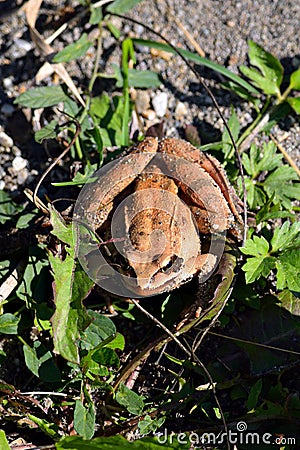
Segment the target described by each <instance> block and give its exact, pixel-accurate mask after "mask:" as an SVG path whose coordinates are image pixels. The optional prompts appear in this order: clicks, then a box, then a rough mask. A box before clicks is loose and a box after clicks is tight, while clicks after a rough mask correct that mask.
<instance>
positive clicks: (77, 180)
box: [52, 161, 98, 186]
mask: <svg viewBox="0 0 300 450" xmlns="http://www.w3.org/2000/svg"><path fill="white" fill-rule="evenodd" d="M97 168H98V164H91V163H90V161H87V162H86V165H85V167H84V173H81V172H77V173H76V175H75V177H74V178H73V180H72V181H63V182H61V183H52V185H53V186H80V185H83V184H85V183H87V182H89V183H92V182H93V181H95V178H92V175H93V173H94V172H96V170H97Z"/></svg>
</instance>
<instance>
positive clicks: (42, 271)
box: [16, 246, 50, 308]
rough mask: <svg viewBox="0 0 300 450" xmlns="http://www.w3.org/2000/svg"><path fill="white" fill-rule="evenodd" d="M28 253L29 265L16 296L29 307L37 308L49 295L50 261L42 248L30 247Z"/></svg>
mask: <svg viewBox="0 0 300 450" xmlns="http://www.w3.org/2000/svg"><path fill="white" fill-rule="evenodd" d="M28 253H29V254H28V263H27V265H26V268H25V272H24V274H23V277H22V281H21V283H20V284H19V286H18V288H17V290H16V295H17V296H18V297H19V298H20V299H21V300H23V301H24V302H25V304H26V305H27V307H30V308H33V307H36V308H37V306H38V305H39V304H41V303H42V302H43V301H44V299H45V298H47V295H49V279H50V277H49V275H48V272H49V270H48V267H49V261H48V258H47V256H46V252H45V250H44V249H43V248H41V247H38V246H36V247H30V248H29V252H28Z"/></svg>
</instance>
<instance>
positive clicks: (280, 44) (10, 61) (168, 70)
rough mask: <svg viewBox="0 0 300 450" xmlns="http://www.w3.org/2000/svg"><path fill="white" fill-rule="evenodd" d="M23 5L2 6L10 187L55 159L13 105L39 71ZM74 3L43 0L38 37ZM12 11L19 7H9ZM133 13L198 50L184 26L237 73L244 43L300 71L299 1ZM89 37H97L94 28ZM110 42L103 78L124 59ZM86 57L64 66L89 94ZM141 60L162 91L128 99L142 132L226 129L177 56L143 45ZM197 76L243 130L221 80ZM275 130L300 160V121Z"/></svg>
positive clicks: (0, 119) (2, 131)
mask: <svg viewBox="0 0 300 450" xmlns="http://www.w3.org/2000/svg"><path fill="white" fill-rule="evenodd" d="M21 3H22V0H16V1H15V2H13V1H12V2H9V6H7V5H8V2H4V4H2V3H0V45H1V54H0V79H1V81H0V127H1V128H0V163H1V166H2V172H1V177H0V178H1V186H0V188H1V189H3V188H5V189H10V190H14V189H16V190H20V189H23V188H24V187H25V186H26V185H27V184H28V183H29V182H31V183H33V186H34V184H35V182H36V181H35V180H34V175H33V174H36V173H42V172H43V171H44V169H45V167H47V165H48V164H49V154H47V153H46V152H45V149H44V147H42V146H39V145H37V144H36V143H35V142H34V139H33V133H32V117H31V113H30V111H28V110H26V109H24V110H22V111H20V109H19V108H18V107H17V106H16V105H14V104H13V100H14V98H15V97H16V96H17V95H18V94H19V93H20V92H24V91H25V90H26V89H28V88H30V87H32V86H34V85H35V82H34V76H35V75H36V73H37V71H38V69H39V68H40V66H41V64H42V61H41V59H40V58H39V55H38V53H37V51H36V50H35V49H34V46H33V43H32V42H31V39H30V34H29V31H28V27H27V24H26V20H25V14H24V11H23V10H22V9H21V8H19V6H20V4H21ZM78 3H79V2H75V1H69V2H62V1H59V0H48V1H47V0H46V1H44V2H43V3H42V7H41V11H40V12H41V14H40V18H39V30H40V31H41V32H42V33H43V35H44V36H49V35H51V34H52V33H53V31H54V30H55V29H57V28H58V26H60V23H59V20H60V19H61V11H62V10H63V8H64V7H66V6H68V7H70V8H72V7H76V6H77V5H78ZM12 7H15V9H9V8H12ZM128 15H129V16H131V17H133V18H135V19H138V20H139V21H141V23H145V24H147V25H148V26H150V27H153V28H154V29H155V30H157V31H159V32H161V33H163V35H164V36H166V37H167V38H168V39H170V40H171V42H172V43H173V44H174V45H176V46H180V47H182V48H186V49H189V50H193V51H195V50H194V48H193V46H192V45H191V44H190V42H189V41H188V40H187V38H186V37H185V35H184V33H183V31H182V30H181V29H180V26H183V27H184V28H185V29H186V30H188V31H189V33H190V34H191V35H192V36H193V38H194V39H195V40H196V41H197V43H198V45H199V46H200V47H201V48H202V50H203V51H204V53H205V55H206V56H207V57H209V58H210V59H211V60H213V61H215V62H217V63H219V64H222V65H225V66H226V67H228V68H229V69H230V70H232V71H233V72H235V73H238V67H239V66H240V65H242V64H245V63H247V41H248V39H252V40H254V41H256V42H257V43H259V44H260V45H262V46H263V47H264V48H265V49H266V50H268V51H270V52H272V53H273V54H274V55H275V56H276V57H277V58H279V59H280V60H281V62H282V64H283V65H284V67H285V70H286V73H287V74H289V73H291V72H292V71H293V70H295V69H296V68H297V67H298V66H299V65H300V34H299V23H300V3H299V2H295V1H294V0H259V1H258V0H244V1H236V0H205V1H204V0H189V1H188V0H180V1H179V0H169V1H168V2H167V1H165V0H155V1H146V0H144V2H142V3H141V4H139V5H138V6H137V7H135V8H134V9H133V10H131V11H130V12H129V13H128ZM175 18H176V20H177V22H176V20H175ZM178 21H179V23H178ZM112 22H113V23H114V24H115V25H116V26H120V27H122V30H123V34H124V33H125V34H128V35H129V36H137V37H141V38H144V39H153V40H157V39H158V38H157V37H156V36H154V35H153V34H152V33H150V32H149V31H147V30H145V29H144V27H143V26H142V25H133V24H131V23H130V22H127V21H126V22H125V21H122V20H121V19H119V18H112ZM179 25H180V26H179ZM84 31H86V32H88V33H89V32H93V30H92V28H91V27H90V26H87V27H86V29H85V30H84ZM81 32H82V30H80V29H79V27H78V26H72V27H69V28H68V29H67V31H65V32H64V34H63V41H62V39H57V40H55V42H54V43H53V44H52V45H53V46H54V47H55V48H57V49H61V48H63V45H65V43H71V42H74V41H76V40H77V39H78V38H79V36H80V33H81ZM113 45H115V40H114V38H112V36H111V35H110V33H108V32H107V31H106V30H104V31H103V50H104V53H103V58H102V59H101V61H100V70H101V71H104V72H105V73H112V67H111V64H112V63H117V64H120V53H119V52H118V51H115V50H114V51H113V52H112V51H111V50H112V48H113V47H112V46H113ZM88 55H89V56H88V57H87V58H86V59H85V60H84V61H83V62H82V60H81V61H79V62H72V63H69V64H67V65H66V67H67V69H68V71H69V73H70V75H71V76H72V77H73V79H74V80H75V83H77V85H79V86H80V87H81V89H83V90H84V89H85V87H86V86H87V84H88V81H89V79H90V77H91V73H92V70H93V58H94V49H93V48H91V49H90V50H89V52H88ZM136 56H137V65H136V67H137V68H139V69H151V70H154V71H156V72H158V73H160V74H161V76H162V85H161V86H160V87H159V88H158V89H156V90H137V91H135V92H132V97H133V98H136V101H137V104H138V108H137V109H138V112H139V113H140V115H141V122H140V123H141V125H142V127H144V129H146V128H147V127H149V126H151V125H153V124H154V123H156V122H159V121H161V120H164V123H165V134H166V135H168V136H174V137H178V136H181V137H182V136H184V128H185V126H186V125H187V124H189V123H193V124H194V125H196V126H197V128H198V129H199V130H200V134H201V135H202V138H203V143H205V140H209V139H210V138H211V136H215V135H218V133H220V131H222V129H223V124H222V121H221V120H220V117H219V116H218V113H217V111H216V109H215V108H214V106H213V105H212V101H211V99H210V98H209V96H208V95H207V93H206V92H205V90H204V89H203V87H202V86H200V84H199V82H198V80H197V79H196V77H195V76H194V74H192V73H190V70H189V69H188V68H187V67H186V65H185V63H184V62H183V61H181V60H180V59H179V58H178V57H176V56H175V55H170V54H168V53H164V52H156V53H155V52H154V51H150V49H147V48H145V47H140V48H138V49H137V51H136ZM200 71H201V74H202V75H203V76H204V77H205V78H206V80H207V82H208V84H209V85H210V86H211V87H212V89H213V92H214V94H215V96H216V98H217V100H218V103H219V104H220V108H221V110H222V112H223V114H224V116H225V117H226V118H227V119H228V117H230V114H231V105H232V104H233V106H234V109H235V111H236V114H237V115H238V118H239V120H240V122H241V125H242V126H245V125H247V123H249V122H250V121H251V120H252V116H251V114H252V111H251V109H250V108H249V104H248V103H245V102H243V101H240V100H239V99H237V98H234V97H232V95H231V94H230V93H229V92H224V90H221V89H220V85H219V82H220V81H223V80H222V79H220V77H219V76H218V75H217V74H215V73H212V72H210V71H208V70H207V69H204V68H200ZM49 81H52V79H51V78H48V79H46V80H45V82H46V83H49ZM103 87H104V88H105V89H106V90H107V91H109V85H108V86H105V84H104V82H103V83H102V87H101V89H103ZM273 132H274V135H275V136H276V137H277V139H278V140H279V141H280V142H281V144H282V145H283V146H284V148H285V149H286V150H287V151H288V153H289V154H290V155H291V156H292V157H293V158H294V160H295V161H296V162H298V163H299V161H300V149H299V134H300V125H299V117H296V116H295V115H290V116H289V118H288V119H287V120H284V121H282V122H280V123H279V124H278V125H276V126H275V127H274V129H273ZM50 160H51V158H50ZM9 169H10V170H9ZM32 170H33V171H32ZM3 171H4V174H3Z"/></svg>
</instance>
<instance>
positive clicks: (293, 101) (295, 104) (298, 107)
mask: <svg viewBox="0 0 300 450" xmlns="http://www.w3.org/2000/svg"><path fill="white" fill-rule="evenodd" d="M287 102H288V104H289V105H290V106H291V107H292V108H293V110H294V111H295V112H296V113H297V114H300V97H296V98H294V97H288V98H287Z"/></svg>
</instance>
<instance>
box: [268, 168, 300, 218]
mask: <svg viewBox="0 0 300 450" xmlns="http://www.w3.org/2000/svg"><path fill="white" fill-rule="evenodd" d="M293 181H298V175H297V173H296V172H295V170H294V169H293V168H292V167H290V166H288V165H284V166H281V167H278V168H277V169H276V170H275V171H274V172H272V173H271V174H270V175H268V177H267V178H266V179H265V181H264V190H265V191H266V193H267V194H268V196H269V197H271V196H272V195H274V203H281V204H282V205H283V206H284V207H285V208H287V209H289V208H290V207H291V200H300V184H299V183H292V182H293Z"/></svg>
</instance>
